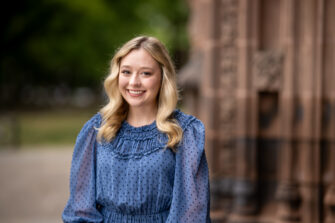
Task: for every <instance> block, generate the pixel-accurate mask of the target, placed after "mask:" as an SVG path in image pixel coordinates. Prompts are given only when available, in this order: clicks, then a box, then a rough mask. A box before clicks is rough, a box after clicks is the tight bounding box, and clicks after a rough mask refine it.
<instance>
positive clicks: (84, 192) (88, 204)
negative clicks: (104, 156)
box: [62, 114, 103, 223]
mask: <svg viewBox="0 0 335 223" xmlns="http://www.w3.org/2000/svg"><path fill="white" fill-rule="evenodd" d="M97 116H98V114H97V115H95V116H94V117H93V118H92V119H90V120H89V121H88V122H87V123H86V124H85V125H84V127H83V128H82V130H81V131H80V133H79V135H78V137H77V140H76V144H75V148H74V152H73V156H72V163H71V174H70V198H69V200H68V203H67V205H66V206H65V209H64V211H63V215H62V218H63V221H64V222H69V223H70V222H102V220H103V218H102V215H101V214H100V212H99V211H98V210H97V209H96V202H95V150H96V143H97V142H96V134H97V130H96V129H95V124H96V120H97Z"/></svg>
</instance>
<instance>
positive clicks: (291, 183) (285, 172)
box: [276, 0, 301, 223]
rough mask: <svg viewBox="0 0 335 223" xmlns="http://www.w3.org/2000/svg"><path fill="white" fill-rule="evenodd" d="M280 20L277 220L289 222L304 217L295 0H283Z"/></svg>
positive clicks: (281, 222)
mask: <svg viewBox="0 0 335 223" xmlns="http://www.w3.org/2000/svg"><path fill="white" fill-rule="evenodd" d="M281 3H282V4H281V18H282V19H281V21H280V31H281V32H282V33H283V34H282V36H281V39H280V44H281V45H282V48H283V52H284V55H285V60H284V70H283V71H284V72H283V88H282V93H281V98H280V116H281V117H280V118H281V120H282V126H281V138H282V146H281V157H280V162H279V163H280V164H279V165H280V167H279V169H281V175H280V183H279V186H278V188H277V193H276V197H277V200H278V202H279V203H278V208H277V222H280V223H289V222H292V223H293V222H300V220H301V217H300V213H299V208H300V205H301V195H300V192H299V187H298V184H297V181H296V180H295V176H294V172H295V170H296V168H297V167H296V165H295V159H296V153H295V152H294V150H295V147H294V144H293V137H294V136H295V132H294V131H293V125H294V114H295V113H294V111H295V105H294V102H295V100H294V95H295V86H294V83H295V82H294V69H295V63H294V57H295V49H294V45H295V30H294V15H295V1H291V0H282V1H281Z"/></svg>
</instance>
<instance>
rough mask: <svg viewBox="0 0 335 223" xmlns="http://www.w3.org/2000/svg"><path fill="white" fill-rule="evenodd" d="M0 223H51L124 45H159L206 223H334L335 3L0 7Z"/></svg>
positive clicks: (52, 2)
mask: <svg viewBox="0 0 335 223" xmlns="http://www.w3.org/2000/svg"><path fill="white" fill-rule="evenodd" d="M0 10H1V20H0V24H1V28H2V35H1V37H0V38H1V42H0V44H1V53H0V55H1V56H0V58H1V59H0V147H1V149H0V176H1V178H2V180H1V181H0V188H1V189H2V190H1V193H0V222H47V223H48V222H61V219H60V215H61V212H62V210H63V208H64V205H65V203H66V201H67V198H68V179H69V168H70V162H71V155H72V150H73V145H74V142H75V138H76V135H77V134H78V132H79V130H80V129H81V127H82V125H83V124H84V123H85V122H86V121H87V120H88V119H89V118H90V117H91V116H92V115H93V114H95V113H96V112H97V111H98V110H99V108H101V107H102V106H103V105H104V103H105V96H104V93H103V89H102V82H103V79H104V77H105V76H106V75H107V73H108V67H109V61H110V59H111V57H112V55H113V53H114V52H115V50H116V49H117V47H119V46H120V45H121V44H122V43H124V42H126V41H127V40H129V39H130V38H132V37H134V36H137V35H142V34H145V35H153V36H156V37H157V38H159V39H161V40H162V42H164V43H165V44H166V46H167V47H168V49H169V51H170V54H171V56H172V58H173V60H174V62H175V65H176V68H177V71H178V82H179V86H180V87H181V89H182V96H183V97H182V100H181V103H180V107H181V108H182V110H183V111H185V112H187V113H191V114H193V115H195V116H197V117H198V118H200V119H201V120H202V121H203V122H204V124H205V126H206V153H207V159H208V162H209V167H210V180H211V215H212V219H213V222H218V223H221V222H231V223H275V222H276V223H277V222H280V223H290V222H292V223H293V222H294V223H297V222H302V223H334V222H335V115H334V114H335V88H334V87H333V86H335V74H334V70H335V38H334V37H335V1H333V0H295V1H292V0H253V1H251V0H250V1H248V0H170V1H167V0H160V1H155V0H148V1H145V2H143V1H135V0H128V1H108V0H97V1H79V0H72V1H65V0H49V1H46V0H35V1H33V0H26V1H11V2H6V3H4V4H3V5H2V7H1V9H0Z"/></svg>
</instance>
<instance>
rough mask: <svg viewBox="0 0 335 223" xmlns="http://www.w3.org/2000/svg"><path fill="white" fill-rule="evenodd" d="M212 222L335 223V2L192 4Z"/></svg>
mask: <svg viewBox="0 0 335 223" xmlns="http://www.w3.org/2000/svg"><path fill="white" fill-rule="evenodd" d="M189 6H190V10H191V17H190V24H189V34H190V39H191V47H192V52H191V57H190V61H189V63H188V64H187V65H186V66H185V67H184V69H183V70H182V72H181V77H180V83H181V85H182V86H183V92H184V103H185V106H186V107H187V110H189V111H191V112H193V114H195V115H197V116H198V117H200V119H201V120H202V121H203V122H204V123H205V126H206V137H207V141H206V152H207V157H208V160H209V164H210V176H211V192H212V197H211V198H212V218H213V222H234V223H251V222H252V223H273V222H282V223H284V222H285V223H289V222H303V223H331V222H332V223H334V222H335V1H334V0H189Z"/></svg>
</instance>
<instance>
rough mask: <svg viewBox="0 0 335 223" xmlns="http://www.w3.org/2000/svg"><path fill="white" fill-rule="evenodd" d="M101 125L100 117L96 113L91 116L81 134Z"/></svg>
mask: <svg viewBox="0 0 335 223" xmlns="http://www.w3.org/2000/svg"><path fill="white" fill-rule="evenodd" d="M100 125H101V115H100V113H99V112H98V113H96V114H95V115H93V116H92V117H91V118H90V119H89V120H88V121H87V122H86V123H85V124H84V126H83V128H82V130H81V131H82V132H83V131H87V130H93V129H96V128H99V127H100Z"/></svg>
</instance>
